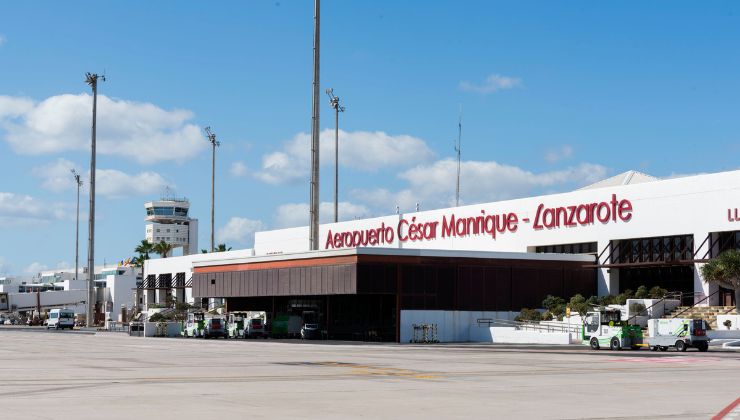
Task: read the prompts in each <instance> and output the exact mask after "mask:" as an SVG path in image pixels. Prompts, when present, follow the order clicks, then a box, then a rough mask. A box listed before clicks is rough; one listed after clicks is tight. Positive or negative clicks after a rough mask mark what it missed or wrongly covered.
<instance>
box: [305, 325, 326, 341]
mask: <svg viewBox="0 0 740 420" xmlns="http://www.w3.org/2000/svg"><path fill="white" fill-rule="evenodd" d="M301 338H302V339H304V340H316V339H319V338H321V331H320V330H319V324H303V328H301Z"/></svg>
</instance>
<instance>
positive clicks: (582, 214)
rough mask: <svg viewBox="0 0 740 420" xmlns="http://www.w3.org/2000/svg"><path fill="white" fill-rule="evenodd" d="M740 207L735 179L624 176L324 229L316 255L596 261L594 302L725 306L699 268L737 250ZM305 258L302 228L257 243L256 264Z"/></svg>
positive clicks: (260, 237)
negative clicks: (676, 297) (423, 252)
mask: <svg viewBox="0 0 740 420" xmlns="http://www.w3.org/2000/svg"><path fill="white" fill-rule="evenodd" d="M480 182H486V181H485V180H481V181H480ZM490 182H496V180H495V179H492V180H490ZM739 209H740V171H730V172H721V173H714V174H704V175H695V176H686V177H680V178H674V179H657V178H654V177H651V176H649V175H645V174H642V173H639V172H635V171H629V172H625V173H623V174H620V175H617V176H614V177H612V178H609V179H606V180H604V181H601V182H598V183H596V184H593V185H590V186H588V187H585V188H582V189H579V190H576V191H572V192H568V193H562V194H551V195H544V196H538V197H528V198H521V199H515V200H506V201H499V202H492V203H482V204H474V205H467V206H460V207H453V208H445V209H439V210H432V211H422V212H415V213H407V214H396V215H391V216H385V217H378V218H372V219H364V220H352V221H346V222H339V223H330V224H323V225H321V226H320V237H319V249H320V250H337V249H343V248H354V247H382V248H399V249H404V248H408V249H429V250H432V249H433V250H450V251H489V252H490V251H498V252H530V253H532V252H537V253H583V254H593V255H594V262H593V266H594V267H596V269H597V273H598V293H599V295H606V294H617V293H619V292H620V291H623V290H625V289H632V290H635V289H636V288H637V287H639V286H640V285H645V286H648V287H652V286H656V285H657V286H661V287H663V288H665V289H668V290H669V291H681V292H684V300H689V301H691V300H693V301H694V302H699V303H700V304H710V305H718V304H723V305H729V304H732V301H733V300H734V296H733V294H732V293H731V291H727V290H720V288H718V286H716V285H709V284H707V283H705V282H704V281H703V280H702V278H701V272H700V270H699V266H700V265H701V264H703V263H704V262H706V261H707V260H708V259H709V258H712V257H714V256H716V255H718V254H719V253H720V252H721V251H723V250H725V249H729V248H740V211H739ZM308 250H309V230H308V227H300V228H292V229H281V230H273V231H266V232H258V233H257V234H256V236H255V245H254V254H255V255H256V256H264V255H276V254H292V253H301V252H306V251H308ZM707 297H708V298H707ZM566 298H567V297H566ZM687 298H688V299H687ZM705 298H707V299H705ZM703 299H704V300H703ZM702 300H703V301H702ZM700 301H701V302H700Z"/></svg>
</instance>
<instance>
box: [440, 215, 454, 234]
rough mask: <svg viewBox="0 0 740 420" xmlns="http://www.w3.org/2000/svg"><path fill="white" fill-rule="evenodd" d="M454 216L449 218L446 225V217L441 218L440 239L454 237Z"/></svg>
mask: <svg viewBox="0 0 740 420" xmlns="http://www.w3.org/2000/svg"><path fill="white" fill-rule="evenodd" d="M454 228H455V215H454V214H453V215H451V216H450V222H449V223H447V216H442V237H443V238H446V237H448V236H454V235H455V231H454V230H453V229H454Z"/></svg>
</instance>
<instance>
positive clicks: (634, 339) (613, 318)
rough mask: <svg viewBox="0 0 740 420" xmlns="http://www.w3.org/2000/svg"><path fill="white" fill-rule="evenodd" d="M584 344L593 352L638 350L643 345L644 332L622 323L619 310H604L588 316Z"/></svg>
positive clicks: (585, 324)
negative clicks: (605, 349)
mask: <svg viewBox="0 0 740 420" xmlns="http://www.w3.org/2000/svg"><path fill="white" fill-rule="evenodd" d="M582 340H583V341H582V343H583V344H585V345H588V346H590V347H591V349H593V350H598V349H600V348H601V347H609V349H611V350H622V349H632V350H637V349H638V348H640V347H641V346H642V345H643V343H642V330H641V329H640V327H639V326H637V325H629V324H628V323H627V322H625V321H622V314H621V312H620V311H619V310H615V309H611V308H602V309H601V310H599V311H592V312H589V313H587V314H586V319H585V320H584V322H583V337H582Z"/></svg>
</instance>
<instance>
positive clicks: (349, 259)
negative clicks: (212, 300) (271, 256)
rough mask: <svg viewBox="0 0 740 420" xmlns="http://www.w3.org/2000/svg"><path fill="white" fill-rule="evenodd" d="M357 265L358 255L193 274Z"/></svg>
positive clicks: (234, 266)
mask: <svg viewBox="0 0 740 420" xmlns="http://www.w3.org/2000/svg"><path fill="white" fill-rule="evenodd" d="M355 263H357V255H348V256H343V257H326V258H306V259H303V260H281V261H263V262H254V263H244V264H225V265H212V266H208V267H195V268H194V269H193V272H194V273H196V274H202V273H225V272H234V271H250V270H265V269H274V268H291V267H317V266H322V265H340V264H355Z"/></svg>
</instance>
